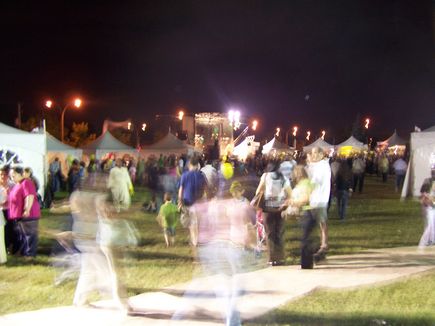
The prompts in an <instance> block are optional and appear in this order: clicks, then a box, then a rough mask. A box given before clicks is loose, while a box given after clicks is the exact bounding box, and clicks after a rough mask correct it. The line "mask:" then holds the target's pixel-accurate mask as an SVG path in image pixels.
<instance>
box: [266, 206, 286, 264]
mask: <svg viewBox="0 0 435 326" xmlns="http://www.w3.org/2000/svg"><path fill="white" fill-rule="evenodd" d="M263 218H264V228H265V230H266V235H267V247H268V250H269V261H270V262H274V261H276V262H282V261H283V260H284V241H283V236H284V219H283V218H282V217H281V212H264V213H263Z"/></svg>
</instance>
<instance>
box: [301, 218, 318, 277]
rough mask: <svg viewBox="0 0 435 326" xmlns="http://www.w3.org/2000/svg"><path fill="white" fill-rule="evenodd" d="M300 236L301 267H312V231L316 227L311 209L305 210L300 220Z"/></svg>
mask: <svg viewBox="0 0 435 326" xmlns="http://www.w3.org/2000/svg"><path fill="white" fill-rule="evenodd" d="M300 223H301V229H302V237H301V268H302V269H312V268H313V264H314V262H313V243H312V242H313V240H312V238H311V235H312V232H313V230H314V228H315V227H316V224H317V221H316V219H315V218H314V216H313V215H312V212H311V211H305V212H304V214H303V216H302V217H301V220H300Z"/></svg>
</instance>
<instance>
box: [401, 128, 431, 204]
mask: <svg viewBox="0 0 435 326" xmlns="http://www.w3.org/2000/svg"><path fill="white" fill-rule="evenodd" d="M410 149H411V155H410V160H409V164H408V171H407V172H406V177H405V181H404V183H403V188H402V194H401V196H402V198H403V197H406V196H408V195H411V196H414V197H415V196H419V195H420V187H421V185H422V184H423V181H424V179H426V178H429V177H430V174H431V172H430V171H431V166H434V165H435V126H433V127H431V128H428V129H426V130H423V131H421V132H412V133H411V141H410Z"/></svg>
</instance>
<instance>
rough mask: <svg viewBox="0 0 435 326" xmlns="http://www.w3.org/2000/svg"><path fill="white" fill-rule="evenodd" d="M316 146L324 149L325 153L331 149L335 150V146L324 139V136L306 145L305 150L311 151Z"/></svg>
mask: <svg viewBox="0 0 435 326" xmlns="http://www.w3.org/2000/svg"><path fill="white" fill-rule="evenodd" d="M314 147H320V148H321V149H323V151H324V152H325V153H329V152H331V150H334V146H333V145H331V144H329V143H328V142H326V141H324V140H323V139H322V138H318V139H317V140H316V141H314V142H312V143H311V144H309V145H307V146H304V152H309V151H311V150H312V149H313V148H314Z"/></svg>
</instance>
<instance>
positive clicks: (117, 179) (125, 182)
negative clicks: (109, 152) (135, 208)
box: [107, 158, 133, 213]
mask: <svg viewBox="0 0 435 326" xmlns="http://www.w3.org/2000/svg"><path fill="white" fill-rule="evenodd" d="M107 188H109V189H110V192H111V193H112V200H113V205H114V206H115V209H116V211H117V212H118V213H119V212H120V211H121V210H126V209H128V208H129V207H130V204H131V197H130V195H131V194H132V193H133V184H132V182H131V179H130V175H129V173H128V170H127V168H126V167H125V166H123V165H122V159H120V158H117V159H116V161H115V166H114V167H113V168H112V169H111V170H110V174H109V179H108V180H107Z"/></svg>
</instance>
